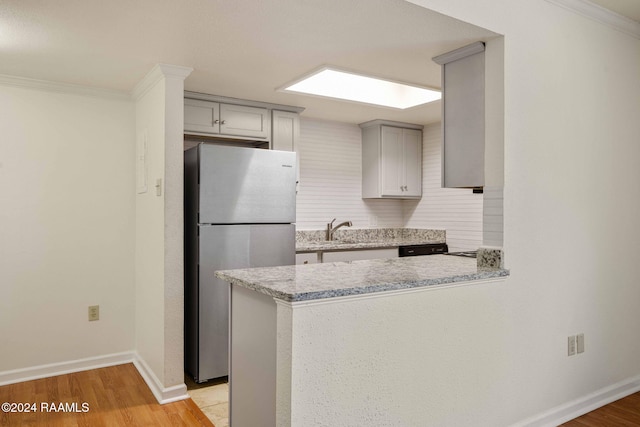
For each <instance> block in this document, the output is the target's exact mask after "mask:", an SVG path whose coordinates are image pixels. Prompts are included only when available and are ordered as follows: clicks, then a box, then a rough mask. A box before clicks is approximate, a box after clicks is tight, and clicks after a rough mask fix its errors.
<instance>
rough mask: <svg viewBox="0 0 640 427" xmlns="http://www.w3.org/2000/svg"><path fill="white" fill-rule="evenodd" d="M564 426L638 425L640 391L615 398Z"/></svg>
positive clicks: (639, 420)
mask: <svg viewBox="0 0 640 427" xmlns="http://www.w3.org/2000/svg"><path fill="white" fill-rule="evenodd" d="M562 426H565V427H585V426H587V427H626V426H640V393H636V394H632V395H630V396H627V397H625V398H623V399H620V400H616V401H615V402H612V403H610V404H608V405H606V406H603V407H602V408H599V409H596V410H595V411H592V412H589V413H588V414H584V415H583V416H581V417H578V418H576V419H574V420H571V421H569V422H568V423H564V424H562Z"/></svg>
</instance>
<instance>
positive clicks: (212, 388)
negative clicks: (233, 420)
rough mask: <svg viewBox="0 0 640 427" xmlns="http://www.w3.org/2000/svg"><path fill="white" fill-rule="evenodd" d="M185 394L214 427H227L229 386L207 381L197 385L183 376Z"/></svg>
mask: <svg viewBox="0 0 640 427" xmlns="http://www.w3.org/2000/svg"><path fill="white" fill-rule="evenodd" d="M185 384H186V385H187V393H189V396H191V399H192V400H193V401H194V402H195V404H196V405H198V407H199V408H200V410H202V412H204V414H205V415H206V416H207V418H209V419H210V420H211V422H212V423H213V425H214V426H215V427H229V384H228V383H227V382H226V381H218V382H216V381H208V382H206V383H203V384H198V383H196V382H194V381H193V378H190V377H189V376H185Z"/></svg>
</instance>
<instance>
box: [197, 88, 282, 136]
mask: <svg viewBox="0 0 640 427" xmlns="http://www.w3.org/2000/svg"><path fill="white" fill-rule="evenodd" d="M268 112H269V110H267V109H266V108H258V107H249V106H244V105H235V104H222V103H218V102H211V101H203V100H200V99H188V98H185V100H184V130H185V133H190V134H195V135H202V134H205V135H216V136H217V135H220V136H236V137H244V138H252V139H264V140H268V139H269V134H270V132H271V120H270V118H269V115H268Z"/></svg>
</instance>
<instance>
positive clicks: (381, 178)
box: [360, 120, 422, 199]
mask: <svg viewBox="0 0 640 427" xmlns="http://www.w3.org/2000/svg"><path fill="white" fill-rule="evenodd" d="M360 127H361V128H362V198H365V199H368V198H396V199H397V198H400V199H417V198H420V197H421V196H422V126H419V125H412V124H408V123H399V122H390V121H384V120H373V121H371V122H366V123H362V124H361V125H360Z"/></svg>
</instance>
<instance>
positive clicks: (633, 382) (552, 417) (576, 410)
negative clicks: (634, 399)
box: [511, 375, 640, 427]
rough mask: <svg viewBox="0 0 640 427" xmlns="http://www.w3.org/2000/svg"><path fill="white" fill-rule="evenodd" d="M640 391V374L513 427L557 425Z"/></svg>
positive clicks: (553, 426) (552, 426)
mask: <svg viewBox="0 0 640 427" xmlns="http://www.w3.org/2000/svg"><path fill="white" fill-rule="evenodd" d="M638 391H640V375H638V376H636V377H633V378H630V379H627V380H624V381H620V382H619V383H616V384H613V385H611V386H609V387H605V388H602V389H600V390H598V391H596V392H594V393H591V394H588V395H586V396H583V397H581V398H578V399H576V400H574V401H571V402H569V403H565V404H564V405H560V406H556V407H555V408H552V409H550V410H548V411H546V412H543V413H541V414H538V415H535V416H533V417H530V418H527V419H526V420H523V421H521V422H519V423H516V424H514V425H513V426H511V427H555V426H558V425H560V424H562V423H565V422H567V421H569V420H572V419H574V418H577V417H579V416H581V415H584V414H586V413H587V412H591V411H593V410H595V409H598V408H600V407H602V406H604V405H607V404H609V403H611V402H614V401H616V400H618V399H622V398H623V397H626V396H629V395H630V394H633V393H636V392H638Z"/></svg>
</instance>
